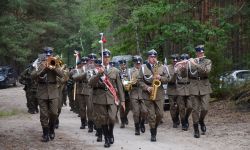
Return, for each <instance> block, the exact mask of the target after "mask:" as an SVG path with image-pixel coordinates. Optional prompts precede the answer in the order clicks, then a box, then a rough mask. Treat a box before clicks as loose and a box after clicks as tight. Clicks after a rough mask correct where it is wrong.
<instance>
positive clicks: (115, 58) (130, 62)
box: [111, 55, 132, 68]
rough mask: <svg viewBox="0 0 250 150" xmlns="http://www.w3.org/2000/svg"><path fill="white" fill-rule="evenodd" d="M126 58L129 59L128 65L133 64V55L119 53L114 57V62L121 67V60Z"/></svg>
mask: <svg viewBox="0 0 250 150" xmlns="http://www.w3.org/2000/svg"><path fill="white" fill-rule="evenodd" d="M122 59H125V60H126V61H127V65H128V67H131V66H132V55H118V56H114V57H112V60H111V61H112V62H114V66H115V67H117V68H119V60H122Z"/></svg>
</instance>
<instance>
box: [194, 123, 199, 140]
mask: <svg viewBox="0 0 250 150" xmlns="http://www.w3.org/2000/svg"><path fill="white" fill-rule="evenodd" d="M194 137H195V138H200V131H199V126H198V124H194Z"/></svg>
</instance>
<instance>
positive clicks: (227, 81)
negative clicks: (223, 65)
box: [219, 70, 250, 88]
mask: <svg viewBox="0 0 250 150" xmlns="http://www.w3.org/2000/svg"><path fill="white" fill-rule="evenodd" d="M219 80H220V84H219V88H224V87H229V86H236V85H241V84H244V83H246V82H247V81H250V70H234V71H229V72H225V73H224V74H222V75H221V76H220V78H219Z"/></svg>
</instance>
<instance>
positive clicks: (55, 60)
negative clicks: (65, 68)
mask: <svg viewBox="0 0 250 150" xmlns="http://www.w3.org/2000/svg"><path fill="white" fill-rule="evenodd" d="M62 65H63V62H62V60H61V59H60V57H59V56H55V57H48V59H47V66H48V67H49V68H57V67H61V66H62Z"/></svg>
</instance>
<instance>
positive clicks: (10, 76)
mask: <svg viewBox="0 0 250 150" xmlns="http://www.w3.org/2000/svg"><path fill="white" fill-rule="evenodd" d="M16 83H17V73H16V71H15V70H14V68H12V67H9V66H0V87H8V86H9V85H13V86H16Z"/></svg>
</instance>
